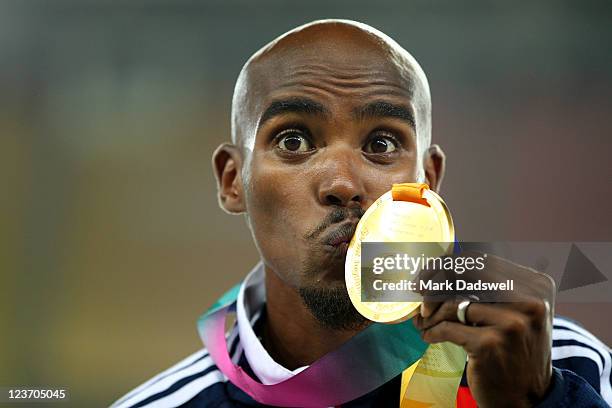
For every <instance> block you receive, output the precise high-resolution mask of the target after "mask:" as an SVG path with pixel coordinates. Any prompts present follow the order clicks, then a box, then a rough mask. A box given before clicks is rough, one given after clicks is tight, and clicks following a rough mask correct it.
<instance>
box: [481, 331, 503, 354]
mask: <svg viewBox="0 0 612 408" xmlns="http://www.w3.org/2000/svg"><path fill="white" fill-rule="evenodd" d="M500 340H501V338H500V336H499V335H497V334H496V333H494V332H490V333H486V334H483V335H482V337H481V339H480V348H481V349H482V350H492V349H496V348H497V347H498V346H499V345H500Z"/></svg>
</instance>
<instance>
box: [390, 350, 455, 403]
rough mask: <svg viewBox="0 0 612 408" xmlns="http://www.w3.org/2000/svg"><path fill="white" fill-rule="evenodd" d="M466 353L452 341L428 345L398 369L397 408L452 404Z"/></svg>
mask: <svg viewBox="0 0 612 408" xmlns="http://www.w3.org/2000/svg"><path fill="white" fill-rule="evenodd" d="M465 362H466V353H465V351H464V350H463V348H461V347H460V346H457V345H455V344H453V343H448V342H446V343H437V344H432V345H430V346H429V347H428V348H427V350H426V351H425V354H424V355H423V357H421V359H420V360H419V361H417V362H416V363H414V364H413V365H412V366H410V367H408V368H407V369H406V370H404V372H403V373H402V386H401V395H400V408H425V407H431V408H452V407H455V403H456V400H457V389H458V388H459V383H460V382H461V376H462V375H463V370H464V368H465Z"/></svg>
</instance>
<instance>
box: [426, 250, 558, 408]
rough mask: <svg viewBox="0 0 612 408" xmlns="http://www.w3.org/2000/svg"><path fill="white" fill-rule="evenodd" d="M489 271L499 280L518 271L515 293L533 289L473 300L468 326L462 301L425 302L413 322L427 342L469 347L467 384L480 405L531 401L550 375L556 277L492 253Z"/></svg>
mask: <svg viewBox="0 0 612 408" xmlns="http://www.w3.org/2000/svg"><path fill="white" fill-rule="evenodd" d="M487 270H488V273H490V274H491V276H496V277H497V278H498V279H499V277H500V276H512V277H518V276H520V279H518V282H517V280H516V279H515V294H516V293H521V290H520V288H521V287H523V286H525V287H529V289H530V290H529V291H523V292H522V293H521V294H516V295H515V297H514V298H513V299H509V300H512V301H510V302H504V303H471V304H470V306H469V307H468V309H467V312H466V321H467V322H468V323H469V325H464V324H462V323H460V322H459V321H458V319H457V305H458V303H459V302H460V301H461V300H446V301H444V302H437V303H434V302H428V301H425V302H424V303H423V305H422V306H421V315H419V316H417V317H415V319H414V323H415V326H416V327H417V328H418V329H419V330H421V332H422V337H423V340H424V341H426V342H428V343H438V342H444V341H450V342H452V343H455V344H457V345H460V346H462V347H463V348H464V349H465V351H466V353H467V354H468V363H467V380H468V384H469V386H470V391H471V393H472V395H473V397H474V399H475V400H476V402H477V403H478V406H479V407H480V408H487V407H495V408H500V407H505V406H508V407H529V406H533V405H534V404H536V403H537V402H539V401H541V400H542V398H543V397H544V396H545V394H546V392H547V390H548V387H549V384H550V379H551V376H552V363H551V342H552V340H551V333H552V316H553V313H552V310H551V305H553V304H554V292H555V289H554V281H553V280H552V279H550V278H549V277H548V276H546V275H543V274H541V273H539V272H536V271H534V270H532V269H529V268H526V267H523V266H520V265H517V264H514V263H512V262H510V261H507V260H505V259H502V258H498V257H495V256H492V255H488V261H487ZM517 284H518V288H517V287H516V286H517ZM534 288H537V290H534ZM525 293H529V295H525ZM534 293H538V294H539V295H538V296H533V294H534ZM472 325H474V326H472Z"/></svg>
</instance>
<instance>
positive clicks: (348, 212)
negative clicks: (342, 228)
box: [306, 207, 365, 239]
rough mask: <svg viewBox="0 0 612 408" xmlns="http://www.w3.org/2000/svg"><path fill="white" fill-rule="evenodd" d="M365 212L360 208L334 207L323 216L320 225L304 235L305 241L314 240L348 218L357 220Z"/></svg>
mask: <svg viewBox="0 0 612 408" xmlns="http://www.w3.org/2000/svg"><path fill="white" fill-rule="evenodd" d="M363 214H365V210H364V209H363V208H361V207H351V208H347V207H335V208H334V209H333V210H332V211H331V212H330V213H329V214H327V215H326V216H325V218H324V219H323V221H322V222H321V224H319V225H318V226H317V227H316V228H315V229H313V230H312V231H311V232H309V233H308V234H306V238H307V239H315V238H317V237H318V236H319V235H321V234H322V233H323V231H325V230H326V229H327V228H329V227H330V226H332V225H334V224H337V223H340V222H342V221H344V220H348V219H349V218H357V219H358V220H360V219H361V217H363Z"/></svg>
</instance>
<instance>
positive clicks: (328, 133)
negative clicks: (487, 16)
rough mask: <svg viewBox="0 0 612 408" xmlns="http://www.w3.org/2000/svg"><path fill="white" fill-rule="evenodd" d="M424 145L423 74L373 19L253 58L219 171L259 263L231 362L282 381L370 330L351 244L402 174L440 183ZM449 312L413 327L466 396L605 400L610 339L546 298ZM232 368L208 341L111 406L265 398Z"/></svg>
mask: <svg viewBox="0 0 612 408" xmlns="http://www.w3.org/2000/svg"><path fill="white" fill-rule="evenodd" d="M430 140H431V102H430V94H429V87H428V84H427V79H426V77H425V74H424V73H423V71H422V70H421V68H420V66H419V65H418V63H417V62H416V61H415V60H414V58H412V56H411V55H410V54H409V53H408V52H407V51H405V50H404V49H403V48H402V47H400V46H399V45H398V44H397V43H395V42H394V41H393V40H392V39H390V38H389V37H387V36H386V35H384V34H383V33H381V32H379V31H377V30H375V29H373V28H371V27H369V26H366V25H363V24H360V23H355V22H351V21H345V20H324V21H316V22H313V23H310V24H307V25H304V26H302V27H298V28H296V29H294V30H292V31H290V32H288V33H286V34H284V35H282V36H281V37H279V38H277V39H276V40H274V41H272V42H271V43H269V44H268V45H266V46H265V47H263V48H262V49H261V50H259V51H258V52H257V53H255V54H254V55H253V56H252V57H251V58H250V59H249V60H248V61H247V63H246V64H245V66H244V67H243V69H242V71H241V72H240V75H239V77H238V80H237V83H236V88H235V91H234V97H233V102H232V143H224V144H222V145H221V146H219V148H218V149H217V150H216V151H215V152H214V155H213V166H214V170H215V173H216V176H217V181H218V187H219V201H220V205H221V207H222V208H223V209H224V210H225V211H227V212H229V213H231V214H245V215H246V219H247V222H248V225H249V228H250V230H251V232H252V235H253V238H254V241H255V244H256V246H257V248H258V250H259V253H260V255H261V260H262V262H261V264H259V265H258V266H257V267H255V269H254V270H253V271H251V273H250V274H249V275H248V276H247V277H246V279H245V280H244V282H243V283H242V286H241V288H240V294H239V295H238V299H237V304H236V308H237V324H236V325H235V326H234V328H233V329H232V330H231V331H230V333H229V335H228V350H229V353H230V355H231V357H232V361H233V362H234V363H236V364H237V365H238V366H240V367H242V369H243V370H244V371H245V372H247V373H248V374H249V375H250V376H251V377H252V378H255V379H257V380H258V381H259V382H261V383H263V384H276V383H279V382H281V381H284V380H287V379H288V378H291V377H292V376H295V375H296V374H298V373H299V372H301V371H302V370H304V367H306V366H308V365H310V364H312V363H313V362H315V361H317V360H318V359H320V358H321V357H323V356H324V355H326V354H327V353H329V352H331V351H333V350H336V349H338V347H340V346H341V345H342V344H344V343H345V342H347V341H349V339H351V337H353V336H354V335H355V334H356V333H359V332H361V331H362V330H364V328H366V327H367V325H368V324H367V322H366V321H365V320H364V319H363V318H362V317H361V316H360V315H359V314H358V313H357V312H356V311H355V309H354V308H353V307H352V305H351V303H350V300H349V298H348V295H347V293H346V288H345V284H344V260H345V255H346V249H347V244H348V242H349V240H350V239H351V237H352V235H353V232H354V229H355V226H356V224H357V222H358V221H359V219H360V217H361V216H362V215H363V213H364V211H365V210H366V209H367V208H368V207H369V206H370V205H371V204H372V203H373V202H374V200H376V199H377V198H378V197H379V196H380V195H381V194H383V193H384V192H386V191H388V190H389V189H390V187H391V185H392V184H393V183H402V182H415V181H422V182H426V183H427V184H429V186H430V187H431V189H433V190H438V189H439V187H440V183H441V181H442V178H443V175H444V160H445V156H444V154H443V152H442V150H441V149H440V147H438V146H437V145H430ZM504 267H505V268H519V266H516V265H514V264H510V263H507V264H505V266H504ZM456 311H457V304H456V303H454V302H451V301H447V302H444V303H442V304H434V303H425V304H424V305H423V307H422V309H421V314H420V315H419V316H417V317H416V318H415V321H414V323H415V326H416V327H417V328H419V329H420V330H421V333H422V337H423V339H424V340H425V341H426V342H428V343H437V342H444V341H450V342H453V343H455V344H458V345H460V346H462V347H463V348H464V349H465V350H466V352H467V354H468V364H467V367H466V371H465V374H464V379H463V380H462V386H463V387H462V388H463V389H464V390H468V389H469V391H468V392H467V394H466V393H463V394H462V395H463V396H464V398H463V400H462V401H458V402H459V403H460V404H462V405H461V406H475V405H474V404H475V403H477V404H478V406H480V407H491V406H511V407H523V406H546V407H557V406H559V407H583V406H584V407H587V406H589V407H590V406H607V404H606V402H605V401H607V402H608V403H610V402H612V390H611V387H610V366H611V356H610V349H609V348H608V347H607V346H605V345H604V344H603V343H601V342H599V341H598V340H597V339H595V338H594V337H593V336H592V335H591V334H590V333H588V332H587V331H585V330H584V329H582V328H580V327H579V326H578V325H576V324H575V323H572V322H570V321H567V320H563V319H558V318H556V319H555V320H554V328H552V327H551V325H550V324H548V323H549V322H550V309H549V308H547V307H546V304H545V303H544V302H543V301H541V300H532V301H527V302H523V303H513V304H477V303H475V304H472V305H471V306H470V307H469V309H467V315H466V320H468V321H469V322H471V323H477V326H471V325H464V324H462V323H460V322H459V321H458V317H457V312H456ZM551 338H552V343H553V348H552V350H551ZM553 366H554V368H553ZM570 370H573V371H570ZM226 374H227V373H222V372H221V371H220V370H219V369H218V367H217V366H216V365H215V362H213V361H212V359H211V356H210V355H209V354H208V353H207V351H206V350H201V351H199V352H198V353H196V354H194V355H192V356H190V357H188V358H187V359H185V360H183V361H182V362H180V363H178V364H177V365H175V366H174V367H172V368H170V369H169V370H167V371H166V372H164V373H162V374H160V375H158V376H157V377H155V378H153V379H152V380H150V381H149V382H147V383H145V384H143V385H142V386H140V387H138V388H137V389H136V390H134V391H132V392H131V393H129V394H127V395H126V396H125V397H123V398H122V399H120V400H119V401H117V402H116V403H115V405H114V406H116V407H144V406H151V407H153V406H155V407H174V406H189V407H192V406H193V407H195V406H202V407H234V406H239V407H243V406H261V404H259V403H258V402H256V401H254V400H253V398H251V397H250V396H249V394H248V393H247V392H245V390H242V389H241V388H240V387H238V386H236V385H235V384H233V383H232V382H231V381H229V380H228V378H227V376H226ZM347 381H351V379H350V378H347ZM468 386H469V388H467V387H468ZM399 387H400V379H399V378H395V379H393V380H391V381H389V382H387V383H385V384H382V385H381V386H380V387H378V388H377V389H375V390H374V391H371V392H368V393H367V394H366V395H363V396H361V397H359V398H357V399H355V400H353V401H348V402H346V403H345V404H342V406H346V407H362V406H363V407H365V406H376V407H378V406H399V397H400V389H399ZM312 392H313V393H316V392H317V390H312ZM602 397H603V398H602ZM298 403H299V402H298Z"/></svg>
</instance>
